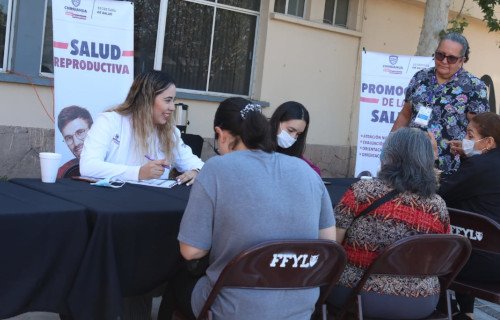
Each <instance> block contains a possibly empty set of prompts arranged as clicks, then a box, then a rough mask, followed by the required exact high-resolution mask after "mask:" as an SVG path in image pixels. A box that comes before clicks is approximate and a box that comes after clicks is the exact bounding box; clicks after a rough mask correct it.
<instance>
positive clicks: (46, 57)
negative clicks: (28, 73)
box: [40, 0, 54, 74]
mask: <svg viewBox="0 0 500 320" xmlns="http://www.w3.org/2000/svg"><path fill="white" fill-rule="evenodd" d="M45 10H46V12H45V23H44V24H43V25H44V31H43V47H42V63H41V64H40V73H45V74H47V73H49V74H51V73H54V66H53V63H52V57H53V56H54V48H53V45H52V37H53V32H52V0H47V5H46V6H45Z"/></svg>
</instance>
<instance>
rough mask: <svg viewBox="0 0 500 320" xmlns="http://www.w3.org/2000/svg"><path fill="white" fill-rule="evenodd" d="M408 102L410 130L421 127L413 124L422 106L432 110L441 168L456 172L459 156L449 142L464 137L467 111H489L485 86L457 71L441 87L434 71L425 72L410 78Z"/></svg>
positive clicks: (431, 69) (432, 130)
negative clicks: (451, 150)
mask: <svg viewBox="0 0 500 320" xmlns="http://www.w3.org/2000/svg"><path fill="white" fill-rule="evenodd" d="M405 101H407V102H410V103H411V106H412V116H411V120H410V127H417V126H418V125H416V124H415V123H414V121H415V117H416V115H417V113H418V111H419V110H420V107H421V106H427V107H430V108H432V114H431V117H430V120H429V125H428V128H427V129H428V130H429V131H431V132H432V133H433V134H434V136H435V137H436V141H437V145H438V154H439V159H438V160H439V166H438V168H439V169H440V170H442V171H443V172H444V173H445V174H448V173H453V172H454V171H456V170H457V169H458V167H459V166H460V157H459V156H458V155H457V156H454V155H452V154H451V152H450V148H449V145H448V143H447V142H448V141H450V140H462V139H463V138H465V134H466V129H467V124H468V123H469V121H468V120H467V112H474V113H481V112H486V111H489V110H490V107H489V104H488V100H487V91H486V85H485V84H484V83H483V82H482V81H481V80H480V79H478V78H476V77H475V76H473V75H472V74H470V73H469V72H467V71H465V70H464V69H460V70H458V71H457V73H456V74H455V75H454V76H453V77H452V78H451V79H450V80H449V81H448V82H445V83H443V84H438V82H437V80H436V75H435V68H429V69H423V70H420V71H419V72H417V73H416V74H415V75H414V76H413V78H412V79H411V81H410V84H409V85H408V88H407V90H406V95H405Z"/></svg>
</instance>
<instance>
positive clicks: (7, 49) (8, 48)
mask: <svg viewBox="0 0 500 320" xmlns="http://www.w3.org/2000/svg"><path fill="white" fill-rule="evenodd" d="M14 4H15V3H14V0H7V21H6V23H5V43H4V51H3V61H2V68H0V72H1V73H5V72H8V71H9V69H10V56H11V55H10V53H11V52H12V41H11V40H10V39H11V32H12V19H13V16H14V8H13V6H14Z"/></svg>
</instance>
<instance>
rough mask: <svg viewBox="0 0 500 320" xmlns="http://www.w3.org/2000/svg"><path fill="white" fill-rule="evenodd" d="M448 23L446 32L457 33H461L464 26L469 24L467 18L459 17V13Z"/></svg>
mask: <svg viewBox="0 0 500 320" xmlns="http://www.w3.org/2000/svg"><path fill="white" fill-rule="evenodd" d="M448 24H449V25H450V27H449V28H448V29H446V32H457V33H463V32H464V29H465V27H467V26H468V25H469V23H468V22H467V20H466V19H465V18H464V17H461V16H460V15H458V16H456V17H455V18H454V19H452V20H450V21H449V22H448Z"/></svg>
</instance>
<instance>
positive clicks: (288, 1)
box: [273, 0, 308, 19]
mask: <svg viewBox="0 0 500 320" xmlns="http://www.w3.org/2000/svg"><path fill="white" fill-rule="evenodd" d="M299 1H300V0H299ZM289 3H290V0H285V12H284V13H281V12H277V13H281V14H286V15H288V16H292V17H297V18H301V19H305V16H306V8H307V5H308V1H307V0H304V9H303V11H302V16H298V15H295V14H291V13H289V12H288V5H289ZM273 11H274V8H273Z"/></svg>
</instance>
